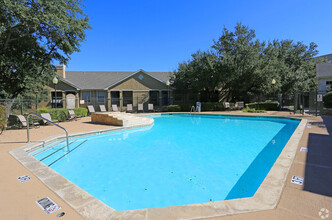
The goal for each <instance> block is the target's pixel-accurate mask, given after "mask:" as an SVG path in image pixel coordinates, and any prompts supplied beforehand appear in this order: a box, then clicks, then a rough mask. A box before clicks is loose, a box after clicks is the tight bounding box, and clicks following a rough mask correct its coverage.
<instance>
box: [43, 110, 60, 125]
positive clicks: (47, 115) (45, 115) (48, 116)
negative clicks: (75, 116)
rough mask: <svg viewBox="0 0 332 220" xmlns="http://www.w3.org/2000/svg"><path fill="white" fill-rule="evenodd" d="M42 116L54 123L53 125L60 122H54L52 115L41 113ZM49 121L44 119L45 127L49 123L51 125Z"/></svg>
mask: <svg viewBox="0 0 332 220" xmlns="http://www.w3.org/2000/svg"><path fill="white" fill-rule="evenodd" d="M40 115H41V116H42V117H43V118H46V119H47V120H49V121H51V122H53V123H57V122H59V121H58V120H52V118H51V115H50V113H41V114H40ZM47 120H45V119H43V123H44V125H46V124H47V123H49V121H47Z"/></svg>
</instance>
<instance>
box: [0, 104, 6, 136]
mask: <svg viewBox="0 0 332 220" xmlns="http://www.w3.org/2000/svg"><path fill="white" fill-rule="evenodd" d="M6 124H7V119H6V106H4V105H0V134H1V132H2V130H3V129H4V128H5V127H6Z"/></svg>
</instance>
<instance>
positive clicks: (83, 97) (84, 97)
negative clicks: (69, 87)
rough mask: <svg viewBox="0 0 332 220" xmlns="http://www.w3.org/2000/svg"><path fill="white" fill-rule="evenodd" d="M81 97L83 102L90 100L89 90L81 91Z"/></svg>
mask: <svg viewBox="0 0 332 220" xmlns="http://www.w3.org/2000/svg"><path fill="white" fill-rule="evenodd" d="M82 99H83V100H84V102H87V103H89V102H91V93H90V91H85V92H82Z"/></svg>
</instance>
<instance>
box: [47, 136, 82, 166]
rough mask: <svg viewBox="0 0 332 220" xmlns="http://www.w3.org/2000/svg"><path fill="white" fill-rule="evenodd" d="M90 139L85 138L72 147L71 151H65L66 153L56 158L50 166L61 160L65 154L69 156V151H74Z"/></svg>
mask: <svg viewBox="0 0 332 220" xmlns="http://www.w3.org/2000/svg"><path fill="white" fill-rule="evenodd" d="M87 141H88V139H85V140H83V141H81V143H79V144H78V145H76V146H75V147H73V148H71V149H70V150H69V151H67V152H65V153H64V154H62V155H61V156H60V157H58V158H57V159H56V160H54V161H52V162H51V163H49V164H48V166H49V167H50V166H52V165H53V164H54V163H56V162H58V161H59V160H61V159H62V158H64V157H65V156H67V155H68V154H69V153H71V152H73V151H74V150H75V149H76V148H78V147H79V146H81V145H82V144H84V143H85V142H87Z"/></svg>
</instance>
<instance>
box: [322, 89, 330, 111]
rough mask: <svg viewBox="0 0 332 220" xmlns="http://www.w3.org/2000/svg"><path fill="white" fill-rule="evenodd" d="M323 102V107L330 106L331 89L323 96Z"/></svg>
mask: <svg viewBox="0 0 332 220" xmlns="http://www.w3.org/2000/svg"><path fill="white" fill-rule="evenodd" d="M323 102H324V107H325V108H332V91H331V92H328V93H326V94H325V95H324V96H323Z"/></svg>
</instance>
